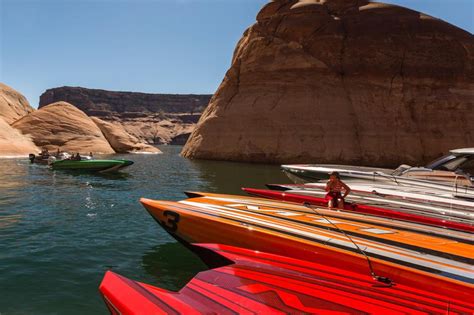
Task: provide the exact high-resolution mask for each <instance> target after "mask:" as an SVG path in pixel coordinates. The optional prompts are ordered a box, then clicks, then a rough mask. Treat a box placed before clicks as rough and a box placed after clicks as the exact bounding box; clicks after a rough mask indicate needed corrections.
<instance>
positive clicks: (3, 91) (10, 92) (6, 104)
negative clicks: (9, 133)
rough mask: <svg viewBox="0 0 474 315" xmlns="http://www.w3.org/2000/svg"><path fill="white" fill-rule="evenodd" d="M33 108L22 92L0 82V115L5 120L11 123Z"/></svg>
mask: <svg viewBox="0 0 474 315" xmlns="http://www.w3.org/2000/svg"><path fill="white" fill-rule="evenodd" d="M33 110H34V109H33V108H32V107H31V106H30V103H29V102H28V100H27V99H26V98H25V97H24V96H23V95H22V94H20V93H19V92H18V91H16V90H14V89H12V88H11V87H9V86H7V85H5V84H3V83H0V117H1V118H3V120H5V122H7V123H8V124H12V123H13V122H15V121H16V120H18V119H20V118H21V117H23V116H25V115H27V114H28V113H31V112H32V111H33Z"/></svg>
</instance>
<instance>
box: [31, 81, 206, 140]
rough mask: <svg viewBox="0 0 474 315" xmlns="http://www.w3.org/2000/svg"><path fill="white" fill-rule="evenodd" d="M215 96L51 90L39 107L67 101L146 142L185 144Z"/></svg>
mask: <svg viewBox="0 0 474 315" xmlns="http://www.w3.org/2000/svg"><path fill="white" fill-rule="evenodd" d="M210 99H211V95H195V94H148V93H138V92H115V91H106V90H98V89H87V88H82V87H58V88H53V89H49V90H47V91H46V92H44V93H43V94H42V95H41V97H40V104H39V108H42V107H44V106H46V105H48V104H51V103H54V102H58V101H64V102H68V103H70V104H72V105H74V106H76V107H77V108H78V109H80V110H81V111H83V112H84V113H86V114H87V115H88V116H92V117H97V118H99V119H101V120H103V121H106V122H109V123H111V124H113V125H116V126H118V127H119V128H122V127H123V129H124V130H126V132H128V133H129V134H130V135H132V136H133V137H136V138H138V139H140V140H141V141H143V142H146V143H153V144H184V143H185V142H186V140H187V138H188V136H189V134H190V133H191V132H192V130H193V129H194V127H195V125H196V123H197V121H198V120H199V118H200V116H201V113H202V112H203V111H204V109H205V108H206V107H207V105H208V103H209V100H210Z"/></svg>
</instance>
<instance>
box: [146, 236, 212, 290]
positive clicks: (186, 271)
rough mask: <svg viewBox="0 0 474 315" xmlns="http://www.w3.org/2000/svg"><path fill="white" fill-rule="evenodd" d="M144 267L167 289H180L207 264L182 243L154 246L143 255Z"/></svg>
mask: <svg viewBox="0 0 474 315" xmlns="http://www.w3.org/2000/svg"><path fill="white" fill-rule="evenodd" d="M142 265H143V268H144V269H145V271H146V272H147V273H148V274H149V275H150V276H152V277H154V279H153V280H154V282H155V283H156V284H157V285H159V286H161V287H164V288H166V289H167V290H172V291H178V290H180V289H181V288H182V287H184V286H185V285H186V283H188V281H189V280H191V279H192V278H193V277H194V275H195V274H197V273H198V272H200V271H204V270H207V267H206V265H205V264H204V263H203V262H202V261H201V260H200V259H199V258H198V257H197V256H196V255H194V254H193V253H192V252H191V251H189V250H188V249H187V248H185V247H184V246H183V245H181V244H180V243H166V244H162V245H158V246H155V247H153V248H152V249H151V250H150V251H148V252H146V253H145V255H143V263H142Z"/></svg>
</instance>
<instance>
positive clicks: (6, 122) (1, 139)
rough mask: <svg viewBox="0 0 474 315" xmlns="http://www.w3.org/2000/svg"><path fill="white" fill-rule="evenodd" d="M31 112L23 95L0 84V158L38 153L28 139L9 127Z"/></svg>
mask: <svg viewBox="0 0 474 315" xmlns="http://www.w3.org/2000/svg"><path fill="white" fill-rule="evenodd" d="M32 111H33V108H32V107H31V106H30V104H29V103H28V101H27V100H26V98H25V97H24V96H23V95H21V94H20V93H19V92H17V91H15V90H14V89H12V88H11V87H9V86H7V85H5V84H3V83H0V157H5V156H28V154H29V153H32V152H36V151H38V148H37V147H36V146H35V144H34V143H33V141H31V139H30V138H29V137H27V136H24V135H23V134H22V133H21V132H19V131H18V130H16V129H15V128H13V127H12V126H10V124H11V123H13V122H14V121H16V120H18V119H20V118H21V117H23V116H24V115H26V114H28V113H30V112H32Z"/></svg>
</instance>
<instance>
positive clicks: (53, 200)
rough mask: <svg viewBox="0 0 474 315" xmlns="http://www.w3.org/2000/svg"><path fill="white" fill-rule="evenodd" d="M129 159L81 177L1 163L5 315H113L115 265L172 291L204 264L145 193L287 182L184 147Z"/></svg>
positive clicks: (156, 195)
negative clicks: (192, 155) (190, 154)
mask: <svg viewBox="0 0 474 315" xmlns="http://www.w3.org/2000/svg"><path fill="white" fill-rule="evenodd" d="M161 149H162V151H163V152H164V154H160V155H120V156H116V158H124V159H130V160H133V161H135V164H134V165H132V166H131V167H129V168H128V169H126V170H124V171H123V172H122V173H121V174H116V175H108V176H105V175H93V174H73V173H67V172H64V171H62V172H61V171H52V170H50V169H49V168H47V167H45V166H39V165H30V164H29V161H28V160H26V159H24V160H22V159H2V160H0V314H1V315H9V314H106V313H107V310H106V308H105V306H104V305H103V302H102V300H101V297H100V295H99V293H98V286H99V283H100V281H101V279H102V277H103V275H104V272H105V271H106V270H109V269H112V270H114V271H116V272H118V273H121V274H123V275H125V276H127V277H130V278H132V279H135V280H140V281H143V282H147V283H150V284H154V285H160V286H164V287H166V288H168V289H171V290H177V289H179V288H180V287H181V286H182V285H183V284H184V283H186V281H187V280H188V279H189V278H190V277H192V276H193V275H194V274H195V273H196V272H199V271H200V270H203V269H205V267H204V265H203V264H202V263H201V262H200V261H199V259H197V258H196V257H194V256H193V254H190V253H189V252H188V251H187V250H186V249H185V248H184V247H182V246H181V245H180V244H178V243H176V242H175V241H174V240H173V239H172V238H171V237H169V236H168V235H167V234H166V233H165V232H164V231H163V230H162V229H161V228H160V227H159V226H158V225H157V224H156V223H155V221H154V220H153V219H152V218H151V217H150V216H149V215H148V214H147V212H146V211H145V210H144V208H143V207H142V206H141V205H140V204H139V202H138V199H139V198H140V197H147V198H152V199H168V200H179V199H183V198H184V195H183V193H182V192H183V191H185V190H201V191H212V192H222V193H240V187H241V186H251V187H263V185H264V184H265V183H269V182H288V179H287V178H286V177H285V176H284V175H283V174H282V173H281V172H280V171H279V168H278V167H277V166H268V165H256V164H243V163H227V162H213V161H190V160H186V159H183V158H181V157H180V156H179V151H180V150H181V147H179V146H164V147H161Z"/></svg>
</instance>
